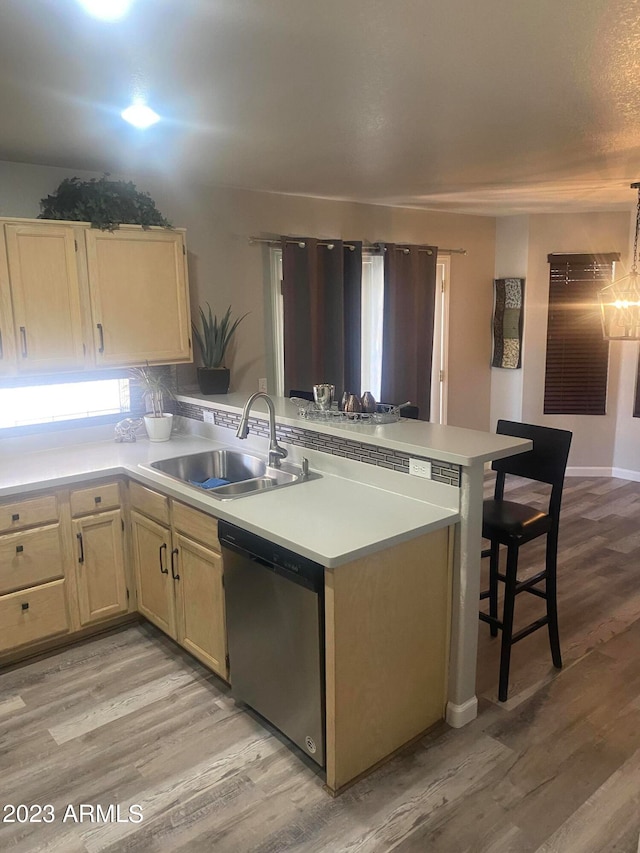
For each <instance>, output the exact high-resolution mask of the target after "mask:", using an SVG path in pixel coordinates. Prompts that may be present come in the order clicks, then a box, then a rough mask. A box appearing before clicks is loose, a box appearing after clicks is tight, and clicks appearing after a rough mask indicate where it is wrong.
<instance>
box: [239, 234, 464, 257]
mask: <svg viewBox="0 0 640 853" xmlns="http://www.w3.org/2000/svg"><path fill="white" fill-rule="evenodd" d="M286 242H287V243H291V244H293V245H296V246H299V247H300V248H301V249H304V247H305V245H306V244H305V242H304V240H287V241H286ZM254 243H262V244H264V245H266V246H281V245H282V240H274V239H273V238H270V237H249V244H250V245H253V244H254ZM318 245H319V246H326V247H327V249H329V250H331V249H333V247H334V245H335V243H331V242H329V241H327V240H318ZM343 246H344V247H345V248H347V249H350V250H351V251H352V252H353V251H355V248H356V247H355V246H354V245H353V244H352V243H343ZM381 249H384V251H385V252H386V247H384V246H380V245H378V244H375V243H374V244H372V245H369V246H363V247H362V251H363V252H379V251H380V250H381ZM396 249H397V250H398V251H399V252H404V253H405V254H406V253H408V252H409V248H408V246H407V245H405V244H404V243H399V244H398V245H396ZM418 251H419V252H428V253H429V254H431V248H430V247H429V246H418ZM438 251H439V252H442V254H443V255H466V254H467V250H466V249H441V248H440V247H438Z"/></svg>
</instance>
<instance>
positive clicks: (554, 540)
mask: <svg viewBox="0 0 640 853" xmlns="http://www.w3.org/2000/svg"><path fill="white" fill-rule="evenodd" d="M557 553H558V534H557V531H550V532H549V534H548V536H547V564H546V566H547V578H546V581H545V584H546V593H547V617H548V619H549V624H548V628H549V645H550V646H551V659H552V660H553V665H554V666H555V667H556V669H562V655H561V653H560V632H559V630H558V585H557Z"/></svg>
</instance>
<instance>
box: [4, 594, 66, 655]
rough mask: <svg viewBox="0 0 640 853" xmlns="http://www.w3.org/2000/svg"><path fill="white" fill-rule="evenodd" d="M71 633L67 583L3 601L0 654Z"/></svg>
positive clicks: (9, 596) (8, 597) (12, 595)
mask: <svg viewBox="0 0 640 853" xmlns="http://www.w3.org/2000/svg"><path fill="white" fill-rule="evenodd" d="M68 630H69V616H68V612H67V600H66V595H65V582H64V580H58V581H52V583H45V584H41V585H40V586H34V587H30V588H28V589H22V590H19V591H18V592H12V593H11V594H10V595H3V596H2V597H0V652H6V651H9V650H11V649H15V648H20V647H21V646H25V645H29V644H30V643H35V642H37V641H39V640H46V639H48V638H49V637H53V636H55V635H56V634H66V633H67V632H68Z"/></svg>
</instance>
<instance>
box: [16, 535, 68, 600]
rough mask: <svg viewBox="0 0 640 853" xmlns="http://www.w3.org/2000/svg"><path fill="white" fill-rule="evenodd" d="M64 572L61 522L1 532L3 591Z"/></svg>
mask: <svg viewBox="0 0 640 853" xmlns="http://www.w3.org/2000/svg"><path fill="white" fill-rule="evenodd" d="M63 576H64V566H63V560H62V544H61V541H60V525H58V524H54V525H52V526H51V527H38V528H36V530H25V531H24V532H22V533H7V534H6V535H4V536H0V594H3V593H5V592H10V591H12V590H14V589H24V587H28V586H35V585H36V584H40V583H44V582H45V581H51V580H54V579H55V578H61V577H63Z"/></svg>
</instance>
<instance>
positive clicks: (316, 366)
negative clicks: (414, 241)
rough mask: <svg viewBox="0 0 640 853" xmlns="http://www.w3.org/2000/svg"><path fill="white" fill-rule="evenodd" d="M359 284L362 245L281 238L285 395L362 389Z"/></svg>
mask: <svg viewBox="0 0 640 853" xmlns="http://www.w3.org/2000/svg"><path fill="white" fill-rule="evenodd" d="M301 244H304V245H303V246H302V245H301ZM330 246H332V247H333V248H330ZM361 285H362V244H361V243H353V242H350V243H349V244H348V246H345V245H344V244H343V242H342V241H341V240H331V241H329V240H315V239H312V238H309V237H304V238H291V237H287V238H283V241H282V291H283V298H284V385H285V394H289V392H290V391H291V390H292V389H295V390H300V391H310V390H311V388H312V387H313V385H315V384H317V383H320V382H329V383H331V384H333V385H335V386H336V397H339V396H341V395H342V392H343V391H345V390H352V389H355V390H356V391H359V390H360V337H361V334H360V314H361V295H360V294H361Z"/></svg>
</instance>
